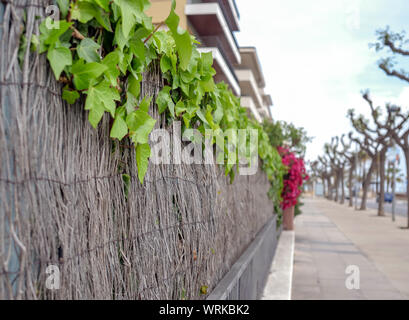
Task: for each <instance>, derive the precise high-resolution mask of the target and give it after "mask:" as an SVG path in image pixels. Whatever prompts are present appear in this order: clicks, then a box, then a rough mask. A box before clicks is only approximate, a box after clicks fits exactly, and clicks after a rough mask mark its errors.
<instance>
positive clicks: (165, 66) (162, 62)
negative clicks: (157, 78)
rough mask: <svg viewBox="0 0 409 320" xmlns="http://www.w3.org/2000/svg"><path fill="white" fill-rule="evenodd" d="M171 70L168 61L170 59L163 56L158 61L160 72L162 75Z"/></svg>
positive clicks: (170, 63)
mask: <svg viewBox="0 0 409 320" xmlns="http://www.w3.org/2000/svg"><path fill="white" fill-rule="evenodd" d="M171 68H172V62H171V61H170V58H169V57H168V56H166V55H163V56H162V58H161V59H160V70H161V71H162V73H166V72H168V71H169V70H170V69H171Z"/></svg>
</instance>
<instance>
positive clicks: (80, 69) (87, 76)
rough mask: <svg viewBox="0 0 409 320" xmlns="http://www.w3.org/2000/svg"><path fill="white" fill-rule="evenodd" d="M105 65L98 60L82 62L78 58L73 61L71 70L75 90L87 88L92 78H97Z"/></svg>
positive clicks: (105, 68)
mask: <svg viewBox="0 0 409 320" xmlns="http://www.w3.org/2000/svg"><path fill="white" fill-rule="evenodd" d="M105 70H107V66H106V65H103V64H101V63H98V62H89V63H84V60H82V59H80V60H78V61H76V62H75V63H74V65H73V66H72V69H71V72H72V74H73V75H74V84H75V87H76V88H77V90H84V89H87V88H88V87H89V85H90V82H91V80H92V79H96V78H98V77H99V76H100V75H101V74H102V73H103V72H104V71H105Z"/></svg>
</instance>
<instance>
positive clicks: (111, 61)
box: [31, 0, 285, 203]
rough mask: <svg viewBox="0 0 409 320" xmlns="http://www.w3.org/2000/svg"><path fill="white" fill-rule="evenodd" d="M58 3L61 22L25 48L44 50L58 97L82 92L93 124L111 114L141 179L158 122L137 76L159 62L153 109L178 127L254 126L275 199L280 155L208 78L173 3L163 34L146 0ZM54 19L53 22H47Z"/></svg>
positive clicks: (71, 99)
mask: <svg viewBox="0 0 409 320" xmlns="http://www.w3.org/2000/svg"><path fill="white" fill-rule="evenodd" d="M57 4H58V6H59V8H60V13H61V18H62V19H61V20H60V21H51V18H50V17H48V18H46V19H45V20H43V22H42V23H41V25H40V35H39V36H38V37H37V36H33V38H32V40H31V45H32V47H33V48H34V49H35V50H37V51H38V52H39V53H46V54H47V59H48V61H49V63H50V66H51V69H52V71H53V73H54V75H55V77H56V79H57V80H58V81H60V82H62V83H64V84H65V86H64V88H63V90H62V98H63V99H64V100H66V101H67V102H68V103H69V104H73V103H75V102H76V101H77V100H78V99H80V98H81V97H82V96H84V98H85V110H88V111H89V113H88V119H89V122H90V124H91V125H92V126H93V127H94V128H96V127H97V126H98V124H99V122H100V121H101V119H102V117H103V115H104V114H105V113H106V112H107V113H109V114H110V116H111V117H112V119H113V125H112V128H111V131H110V136H111V138H113V139H118V140H122V139H124V138H127V137H129V138H130V139H131V141H132V142H133V144H134V146H135V152H136V161H137V167H138V178H139V180H140V182H141V183H143V180H144V176H145V174H146V171H147V168H148V160H149V157H150V153H151V150H150V146H149V143H148V141H149V139H148V137H149V134H150V132H151V131H152V130H153V128H154V126H155V122H156V120H155V119H153V118H152V117H151V116H150V115H149V112H148V111H149V106H150V103H151V100H152V97H148V96H145V97H141V96H140V83H141V80H142V73H143V72H144V71H146V70H148V68H149V66H150V65H151V63H152V62H153V61H157V62H158V63H159V65H160V69H161V72H162V73H163V78H164V79H165V84H166V85H165V86H164V87H163V88H162V89H161V91H160V92H159V93H158V95H157V98H156V100H155V103H156V105H157V107H158V111H159V113H161V114H162V113H165V114H166V117H168V119H169V120H170V121H173V120H176V119H179V120H182V122H183V128H182V130H184V129H186V128H192V127H195V128H197V129H198V130H199V131H200V132H202V133H204V131H205V129H212V130H214V132H221V131H225V130H227V129H246V128H253V129H257V130H258V132H259V136H258V152H259V157H260V158H261V159H262V161H263V169H264V171H265V172H266V174H267V177H268V179H269V180H270V181H271V185H272V187H271V190H270V192H269V195H270V196H271V198H273V200H275V202H276V203H279V202H280V194H281V189H282V177H283V174H284V173H285V172H284V171H285V168H284V167H283V165H282V163H281V158H280V155H279V154H278V152H277V150H276V149H275V148H273V147H272V145H271V143H270V141H269V138H268V135H267V134H266V132H265V131H264V130H263V128H262V126H261V125H260V124H259V123H258V122H256V121H255V120H253V119H249V118H248V116H247V112H246V109H245V108H243V107H241V106H240V99H239V98H237V97H236V96H235V95H234V94H233V93H232V92H231V90H230V89H229V88H228V86H227V85H226V84H225V83H223V82H221V83H215V82H214V78H213V77H214V75H215V73H216V72H215V70H214V69H213V67H212V65H213V58H212V54H211V53H204V52H199V51H198V49H197V44H198V42H197V41H196V40H195V39H194V37H193V36H191V35H190V34H189V33H188V32H187V31H184V30H181V28H180V27H179V17H178V16H177V14H176V13H175V5H176V4H175V1H172V6H171V11H170V14H169V16H168V17H167V19H166V20H165V21H164V22H163V23H162V24H161V25H163V24H164V25H166V26H167V27H168V30H167V31H164V30H159V27H160V25H159V26H156V28H155V27H154V25H153V24H152V18H150V17H148V16H147V15H146V14H145V11H146V10H147V9H148V7H149V6H150V2H149V0H112V1H111V0H76V1H70V0H58V1H57ZM53 23H59V27H58V28H48V27H47V25H49V24H53ZM212 143H216V139H212ZM248 144H249V142H248ZM246 149H247V150H246V151H244V152H243V154H244V155H245V156H246V157H247V158H250V153H251V151H248V150H251V148H250V146H248V148H246ZM237 156H238V155H237ZM230 163H231V162H230V161H227V159H225V173H226V175H227V174H230V176H231V177H232V178H233V177H234V173H235V170H236V169H237V168H234V165H233V164H230ZM236 163H237V162H236Z"/></svg>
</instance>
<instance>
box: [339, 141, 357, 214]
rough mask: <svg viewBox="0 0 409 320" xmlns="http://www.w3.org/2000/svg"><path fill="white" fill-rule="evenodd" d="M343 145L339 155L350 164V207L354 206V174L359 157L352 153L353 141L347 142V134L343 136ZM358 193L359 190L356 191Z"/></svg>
mask: <svg viewBox="0 0 409 320" xmlns="http://www.w3.org/2000/svg"><path fill="white" fill-rule="evenodd" d="M340 141H341V144H342V146H343V149H342V150H341V151H339V153H340V154H341V155H342V156H343V157H344V158H345V159H346V160H347V161H348V163H349V170H348V194H349V203H348V206H349V207H352V206H353V194H352V184H353V177H354V172H355V169H356V166H357V159H356V158H357V157H356V154H355V153H354V152H353V151H352V141H351V140H349V141H348V142H346V141H345V134H343V135H341V139H340ZM355 192H357V190H355Z"/></svg>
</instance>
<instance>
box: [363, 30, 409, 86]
mask: <svg viewBox="0 0 409 320" xmlns="http://www.w3.org/2000/svg"><path fill="white" fill-rule="evenodd" d="M376 35H377V36H378V39H377V40H378V41H377V42H376V43H373V44H371V46H373V47H375V50H376V51H382V50H385V51H387V52H388V56H387V57H384V58H381V59H380V60H379V61H378V66H379V68H381V69H382V70H383V71H384V72H385V73H386V74H387V75H388V76H391V77H395V78H398V79H400V80H403V81H406V82H409V73H408V72H407V71H406V70H404V69H402V68H401V69H400V70H398V69H397V68H396V65H397V59H396V57H409V48H406V46H407V44H408V43H409V41H408V39H406V33H405V31H402V32H400V33H397V32H393V31H391V30H390V29H389V27H388V26H387V27H386V28H385V29H379V30H377V31H376Z"/></svg>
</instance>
